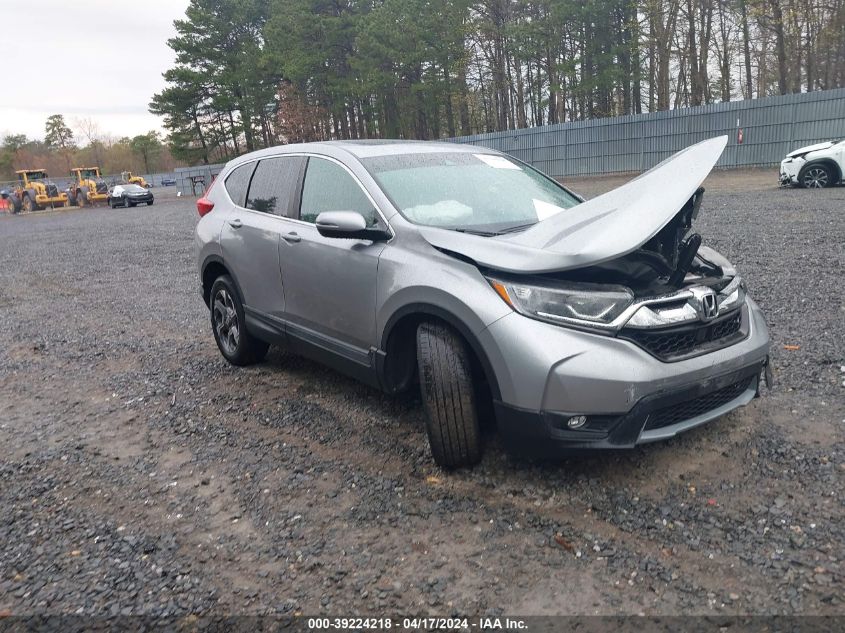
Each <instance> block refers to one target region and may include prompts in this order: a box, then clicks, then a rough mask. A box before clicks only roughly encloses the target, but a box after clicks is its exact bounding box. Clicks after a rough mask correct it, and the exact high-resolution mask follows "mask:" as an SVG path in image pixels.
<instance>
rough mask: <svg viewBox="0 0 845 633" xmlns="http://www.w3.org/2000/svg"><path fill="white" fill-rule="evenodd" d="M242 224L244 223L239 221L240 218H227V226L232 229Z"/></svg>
mask: <svg viewBox="0 0 845 633" xmlns="http://www.w3.org/2000/svg"><path fill="white" fill-rule="evenodd" d="M243 225H244V223H243V222H241V221H240V220H238V219H234V220H229V226H231V227H232V228H233V229H239V228H241V227H242V226H243Z"/></svg>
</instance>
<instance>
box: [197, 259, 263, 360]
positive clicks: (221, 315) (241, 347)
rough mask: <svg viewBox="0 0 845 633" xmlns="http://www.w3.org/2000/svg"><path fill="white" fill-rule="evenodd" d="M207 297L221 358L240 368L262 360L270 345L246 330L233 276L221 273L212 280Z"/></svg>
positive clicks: (212, 327)
mask: <svg viewBox="0 0 845 633" xmlns="http://www.w3.org/2000/svg"><path fill="white" fill-rule="evenodd" d="M209 297H210V299H211V300H210V303H211V305H210V307H209V312H210V313H211V330H212V332H213V333H214V340H215V341H216V342H217V347H218V349H219V350H220V353H221V354H223V358H225V359H226V360H227V361H229V362H230V363H232V364H233V365H237V366H239V367H243V366H245V365H253V364H255V363H260V362H261V361H262V360H264V357H265V356H267V350H268V349H269V348H270V345H269V344H268V343H265V342H264V341H262V340H259V339H257V338H255V337H254V336H252V335H251V334H250V333H249V332H248V331H247V329H246V326H245V323H246V320H245V318H244V309H243V306H242V305H241V300H240V298H239V296H238V292H237V290H236V288H235V284H234V282H233V281H232V278H231V277H229V275H221V276H220V277H218V278H217V279H215V280H214V284H213V285H212V286H211V294H210V295H209ZM218 302H219V305H218ZM232 325H234V326H235V327H236V328H237V334H236V335H233V333H232Z"/></svg>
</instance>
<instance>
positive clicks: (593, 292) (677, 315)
mask: <svg viewBox="0 0 845 633" xmlns="http://www.w3.org/2000/svg"><path fill="white" fill-rule="evenodd" d="M703 194H704V189H703V188H699V189H698V190H696V192H695V193H694V194H693V196H691V197H690V199H689V200H688V201H687V203H686V204H685V205H684V206H683V208H682V209H681V210H680V211H679V212H678V213H677V214H676V215H675V217H674V218H673V219H672V221H670V222H669V223H668V224H667V225H666V226H665V227H663V228H662V229H661V230H660V231H659V232H658V233H657V234H656V235H655V236H654V237H653V238H652V239H650V240H649V241H648V242H646V243H645V244H643V245H642V246H641V247H640V248H638V249H637V250H635V251H633V252H631V253H628V254H626V255H623V256H622V257H618V258H616V259H611V260H608V261H604V262H601V263H598V264H594V265H591V266H585V267H583V268H576V269H572V270H566V271H560V272H551V273H543V274H537V275H514V274H507V273H504V274H503V273H502V272H500V271H495V270H492V269H486V270H485V271H484V272H485V276H486V277H487V279H488V281H489V282H490V284H491V285H492V286H493V288H494V289H495V290H496V292H497V293H498V294H499V296H501V297H502V299H503V300H505V301H506V302H507V303H508V305H510V306H511V307H512V308H513V309H514V310H516V311H517V312H519V313H520V314H523V315H524V316H528V317H531V318H535V319H539V320H542V321H547V322H550V323H555V324H558V325H566V326H569V327H574V328H581V329H585V330H590V331H598V332H603V333H605V334H610V335H616V336H619V337H620V338H624V339H627V340H630V341H631V342H633V343H635V344H637V345H638V346H640V347H641V348H643V349H644V350H646V351H647V352H649V353H650V354H652V355H653V356H655V357H656V358H658V359H659V360H661V361H663V362H673V361H678V360H683V359H685V358H690V357H691V356H696V355H699V354H704V353H707V352H710V351H715V350H717V349H721V348H723V347H727V346H728V345H732V344H734V343H736V342H738V341H741V340H743V339H744V338H745V337H746V336H747V335H748V314H747V310H744V306H745V285H744V283H743V282H742V280H741V278H740V277H739V276H737V275H736V271H735V270H734V269H733V267H732V266H731V265H730V263H729V262H728V261H727V260H726V259H724V258H723V257H722V256H721V255H719V254H718V253H716V252H715V251H713V250H711V249H709V248H706V247H703V246H702V245H701V242H702V239H701V236H700V235H698V234H697V233H692V234H690V230H691V229H692V223H693V220H694V219H695V218H696V216H697V215H698V211H699V208H700V206H701V202H702V199H703Z"/></svg>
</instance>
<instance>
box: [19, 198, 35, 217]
mask: <svg viewBox="0 0 845 633" xmlns="http://www.w3.org/2000/svg"><path fill="white" fill-rule="evenodd" d="M21 208H22V209H23V212H24V213H32V212H33V211H35V209H36V208H37V206H36V204H35V201H34V200H33V199H32V198H31V197H30V196H29V195H25V196H24V197H23V204H22V205H21Z"/></svg>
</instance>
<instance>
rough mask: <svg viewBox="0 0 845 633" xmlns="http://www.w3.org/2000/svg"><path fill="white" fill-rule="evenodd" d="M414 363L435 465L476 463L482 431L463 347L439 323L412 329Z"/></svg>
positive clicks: (469, 367)
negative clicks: (416, 368)
mask: <svg viewBox="0 0 845 633" xmlns="http://www.w3.org/2000/svg"><path fill="white" fill-rule="evenodd" d="M417 361H418V363H419V372H420V391H421V393H422V401H423V408H424V409H425V414H426V416H425V417H426V431H427V432H428V441H429V444H431V454H432V457H434V461H435V462H437V463H438V464H439V465H440V466H444V467H447V468H454V467H458V466H470V465H472V464H475V463H477V462H478V461H479V460H480V459H481V433H480V429H479V424H478V411H477V408H476V399H475V389H474V384H473V380H472V364H471V362H470V355H469V351H468V350H467V347H466V343H464V341H463V339H462V338H461V337H460V336H459V335H458V334H457V332H455V331H454V330H453V329H452V328H450V327H449V326H447V325H445V324H443V323H436V322H428V323H422V324H421V325H420V326H419V328H417Z"/></svg>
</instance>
